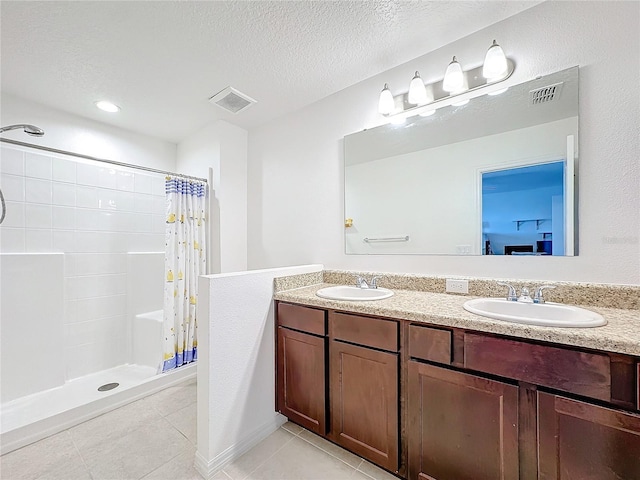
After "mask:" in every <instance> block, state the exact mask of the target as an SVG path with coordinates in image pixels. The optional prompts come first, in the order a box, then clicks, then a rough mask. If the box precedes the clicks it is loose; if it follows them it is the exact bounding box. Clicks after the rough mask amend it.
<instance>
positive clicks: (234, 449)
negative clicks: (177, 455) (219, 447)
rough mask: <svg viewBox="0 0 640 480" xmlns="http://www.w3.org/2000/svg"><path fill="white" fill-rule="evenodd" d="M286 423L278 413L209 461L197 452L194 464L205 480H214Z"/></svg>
mask: <svg viewBox="0 0 640 480" xmlns="http://www.w3.org/2000/svg"><path fill="white" fill-rule="evenodd" d="M286 421H287V417H285V416H283V415H280V414H279V413H276V414H275V415H274V416H273V418H272V419H271V420H270V421H268V422H266V423H264V424H262V425H261V426H260V427H258V428H256V429H255V430H254V431H252V432H250V433H248V434H247V435H245V437H244V438H242V439H240V441H238V442H236V443H234V444H233V445H231V446H230V447H228V448H227V449H225V450H224V451H222V452H221V453H219V454H218V455H216V456H215V457H214V458H213V459H211V460H207V459H206V458H205V457H204V456H203V455H202V454H201V453H200V450H198V451H197V452H196V457H195V462H194V467H195V469H196V470H197V471H198V473H199V474H200V475H202V476H203V477H204V478H205V479H207V480H208V479H210V478H212V477H213V476H214V475H215V474H216V473H217V472H219V471H220V470H222V468H223V467H224V466H225V465H226V464H227V463H229V462H232V461H233V460H235V459H236V458H239V457H241V456H242V455H243V454H245V453H246V452H248V451H249V450H251V449H252V448H253V447H255V446H256V445H257V444H258V443H260V442H261V441H262V440H264V439H265V438H267V437H268V436H269V435H271V434H272V433H273V432H275V431H276V430H277V429H279V428H280V427H281V426H282V425H284V423H286Z"/></svg>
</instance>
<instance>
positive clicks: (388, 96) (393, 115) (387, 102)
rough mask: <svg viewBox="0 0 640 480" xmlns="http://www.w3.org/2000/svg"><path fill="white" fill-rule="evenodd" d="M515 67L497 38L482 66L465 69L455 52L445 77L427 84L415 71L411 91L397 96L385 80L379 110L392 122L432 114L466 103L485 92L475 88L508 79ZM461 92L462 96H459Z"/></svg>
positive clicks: (494, 92) (500, 91)
mask: <svg viewBox="0 0 640 480" xmlns="http://www.w3.org/2000/svg"><path fill="white" fill-rule="evenodd" d="M514 68H515V64H514V63H513V61H511V60H510V59H508V58H507V57H506V56H505V55H504V51H503V50H502V48H501V47H500V45H498V43H497V42H496V41H495V40H494V41H493V43H492V44H491V46H490V47H489V50H488V51H487V54H486V55H485V61H484V64H483V65H481V66H479V67H475V68H471V69H469V70H466V71H465V70H463V69H462V66H461V65H460V62H458V59H457V58H456V57H455V56H454V57H453V59H452V60H451V62H450V63H449V65H448V66H447V69H446V71H445V74H444V78H443V79H442V80H440V81H438V82H433V83H429V84H426V85H425V84H424V82H423V81H422V78H420V74H419V73H418V72H417V71H416V73H415V75H414V76H413V79H412V80H411V83H410V84H409V90H408V92H407V93H402V94H399V95H395V96H394V95H393V94H392V93H391V90H390V89H389V85H388V84H386V83H385V84H384V88H383V89H382V92H380V98H379V100H378V112H379V113H381V114H382V115H384V116H385V117H388V118H389V120H391V123H394V124H399V123H404V121H405V120H406V119H407V118H410V117H412V116H414V115H420V116H423V117H427V116H429V115H433V114H434V113H435V110H436V109H438V108H441V107H446V106H449V105H453V106H456V107H459V106H462V105H466V104H467V103H469V100H470V99H472V98H475V97H477V96H480V95H482V93H479V92H477V93H476V92H475V91H476V90H479V89H481V88H484V87H487V86H489V85H494V84H496V83H499V82H502V81H504V80H506V79H507V78H509V77H510V76H511V74H512V73H513V71H514ZM503 91H506V89H502V90H494V91H493V92H490V94H491V95H498V94H500V93H502V92H503ZM458 96H461V97H460V98H456V97H458Z"/></svg>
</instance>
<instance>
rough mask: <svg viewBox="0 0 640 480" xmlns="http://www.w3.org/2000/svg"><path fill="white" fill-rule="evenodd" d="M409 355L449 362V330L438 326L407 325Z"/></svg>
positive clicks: (433, 360)
mask: <svg viewBox="0 0 640 480" xmlns="http://www.w3.org/2000/svg"><path fill="white" fill-rule="evenodd" d="M409 356H410V357H413V358H419V359H421V360H430V361H432V362H438V363H445V364H447V365H450V364H451V332H450V331H449V330H442V329H440V328H430V327H421V326H419V325H409Z"/></svg>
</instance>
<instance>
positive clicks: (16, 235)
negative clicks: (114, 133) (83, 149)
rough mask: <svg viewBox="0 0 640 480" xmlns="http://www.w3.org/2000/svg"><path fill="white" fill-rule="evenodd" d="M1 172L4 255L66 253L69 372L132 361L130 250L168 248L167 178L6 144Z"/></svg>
mask: <svg viewBox="0 0 640 480" xmlns="http://www.w3.org/2000/svg"><path fill="white" fill-rule="evenodd" d="M131 161H132V163H135V159H132V160H131ZM0 172H1V179H0V182H1V183H0V185H1V187H2V191H3V193H4V197H5V200H6V205H7V214H6V219H5V221H4V223H3V224H2V225H1V226H0V252H1V253H41V252H62V253H64V254H65V255H64V279H61V281H64V309H65V311H64V329H65V331H64V339H65V340H64V356H65V361H66V377H67V379H72V378H76V377H79V376H82V375H86V374H89V373H92V372H95V371H99V370H103V369H105V368H110V367H113V366H115V365H120V364H123V363H127V362H128V360H129V358H128V356H129V351H128V340H127V335H128V329H129V322H128V316H127V315H128V311H127V253H128V252H164V229H165V221H164V212H165V192H164V176H163V175H160V174H153V173H144V172H141V171H139V170H134V169H128V168H126V167H115V166H110V165H108V164H101V163H99V162H91V161H84V160H77V159H74V157H71V156H64V155H58V154H44V155H43V154H40V153H33V152H32V151H26V150H25V149H22V148H21V147H13V146H5V145H2V147H1V150H0ZM156 257H157V258H160V256H159V255H158V256H156ZM154 272H155V270H154ZM150 283H151V282H150ZM152 284H153V285H156V284H157V282H152ZM158 298H159V299H160V302H161V298H162V293H161V292H158ZM157 308H158V309H161V308H162V304H161V303H160V304H159V305H158V306H157Z"/></svg>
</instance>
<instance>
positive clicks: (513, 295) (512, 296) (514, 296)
mask: <svg viewBox="0 0 640 480" xmlns="http://www.w3.org/2000/svg"><path fill="white" fill-rule="evenodd" d="M498 285H502V286H503V287H509V293H508V294H507V300H509V301H510V302H517V301H518V294H517V293H516V289H515V287H514V286H513V285H511V284H509V283H504V282H498Z"/></svg>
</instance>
